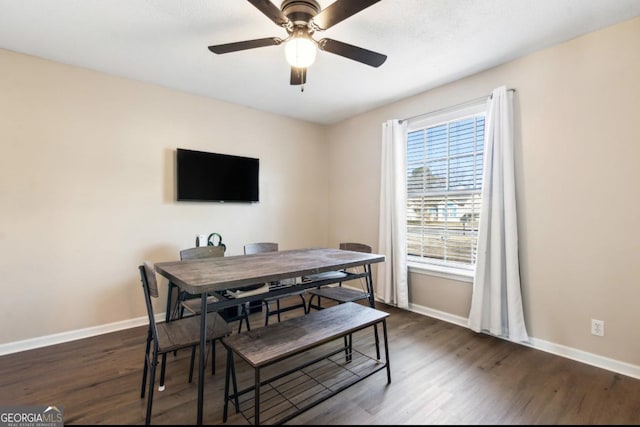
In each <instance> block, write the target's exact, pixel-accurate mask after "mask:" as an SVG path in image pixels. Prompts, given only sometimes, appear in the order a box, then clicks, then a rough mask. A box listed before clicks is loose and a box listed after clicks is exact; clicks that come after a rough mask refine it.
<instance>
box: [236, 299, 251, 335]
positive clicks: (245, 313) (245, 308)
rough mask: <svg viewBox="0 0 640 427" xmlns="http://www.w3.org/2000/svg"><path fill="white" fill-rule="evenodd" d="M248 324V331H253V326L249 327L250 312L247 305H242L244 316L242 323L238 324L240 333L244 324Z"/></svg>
mask: <svg viewBox="0 0 640 427" xmlns="http://www.w3.org/2000/svg"><path fill="white" fill-rule="evenodd" d="M243 321H244V322H246V323H247V331H250V330H251V325H249V310H247V306H246V304H242V314H241V318H240V323H238V333H240V332H242V322H243Z"/></svg>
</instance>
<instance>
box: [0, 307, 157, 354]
mask: <svg viewBox="0 0 640 427" xmlns="http://www.w3.org/2000/svg"><path fill="white" fill-rule="evenodd" d="M164 318H165V314H164V313H160V314H156V320H163V319H164ZM148 324H149V318H148V317H147V316H143V317H137V318H135V319H129V320H122V321H120V322H113V323H108V324H106V325H100V326H93V327H90V328H84V329H77V330H74V331H67V332H61V333H58V334H52V335H46V336H43V337H37V338H31V339H28V340H22V341H15V342H10V343H6V344H0V356H4V355H5V354H12V353H18V352H20V351H26V350H33V349H36V348H40V347H47V346H50V345H55V344H62V343H65V342H69V341H75V340H79V339H83V338H89V337H94V336H96V335H102V334H108V333H109V332H116V331H121V330H123V329H129V328H135V327H137V326H143V325H148Z"/></svg>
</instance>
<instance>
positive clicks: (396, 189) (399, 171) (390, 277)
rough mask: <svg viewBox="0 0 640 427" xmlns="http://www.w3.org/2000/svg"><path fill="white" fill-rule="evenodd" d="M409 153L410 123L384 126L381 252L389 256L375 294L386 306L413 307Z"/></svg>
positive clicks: (381, 185) (379, 234)
mask: <svg viewBox="0 0 640 427" xmlns="http://www.w3.org/2000/svg"><path fill="white" fill-rule="evenodd" d="M406 151H407V122H406V120H405V121H400V120H388V121H387V122H385V123H383V124H382V161H381V181H380V226H379V233H378V252H379V253H381V254H383V255H384V256H385V261H384V262H383V263H380V264H377V266H378V280H377V282H376V289H375V292H376V296H377V297H378V298H380V299H382V301H384V302H385V303H388V304H393V305H396V306H398V307H400V308H408V307H409V289H408V285H407V229H406V224H407V221H406V215H407V214H406V208H407V178H406V174H407V171H406V162H407V160H406Z"/></svg>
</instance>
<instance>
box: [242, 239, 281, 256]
mask: <svg viewBox="0 0 640 427" xmlns="http://www.w3.org/2000/svg"><path fill="white" fill-rule="evenodd" d="M261 252H278V244H277V243H270V242H264V243H249V244H248V245H244V254H245V255H250V254H257V253H261Z"/></svg>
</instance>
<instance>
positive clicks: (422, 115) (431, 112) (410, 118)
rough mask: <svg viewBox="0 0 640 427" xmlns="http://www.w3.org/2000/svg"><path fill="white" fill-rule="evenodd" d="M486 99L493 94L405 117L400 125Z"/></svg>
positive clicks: (510, 90)
mask: <svg viewBox="0 0 640 427" xmlns="http://www.w3.org/2000/svg"><path fill="white" fill-rule="evenodd" d="M515 91H516V90H515V89H507V92H515ZM487 98H489V99H491V98H493V93H490V94H489V95H486V96H480V97H478V98H475V99H470V100H469V101H465V102H461V103H459V104H456V105H451V106H449V107H444V108H440V109H439V110H434V111H430V112H428V113H422V114H418V115H417V116H411V117H407V118H405V119H400V123H402V122H404V121H407V120H413V119H417V118H419V117H424V116H429V115H431V114H436V113H442V112H444V111H447V110H451V109H454V108H458V107H462V106H463V105H466V104H474V103H476V102H479V101H482V100H483V99H487Z"/></svg>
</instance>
